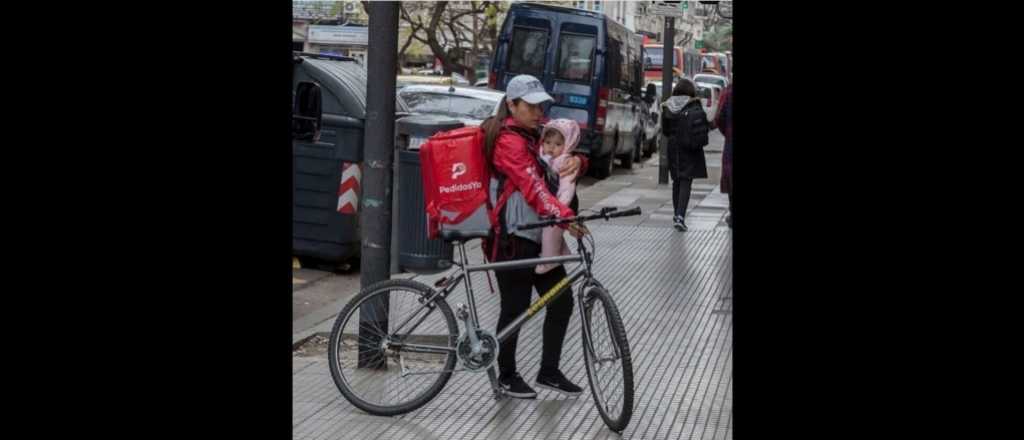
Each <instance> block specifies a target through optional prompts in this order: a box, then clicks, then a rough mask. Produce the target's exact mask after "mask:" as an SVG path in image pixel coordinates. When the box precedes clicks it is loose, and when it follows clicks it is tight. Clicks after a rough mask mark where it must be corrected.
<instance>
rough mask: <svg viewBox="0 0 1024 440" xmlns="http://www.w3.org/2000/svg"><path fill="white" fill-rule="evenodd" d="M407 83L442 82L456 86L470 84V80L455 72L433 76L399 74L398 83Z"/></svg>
mask: <svg viewBox="0 0 1024 440" xmlns="http://www.w3.org/2000/svg"><path fill="white" fill-rule="evenodd" d="M407 84H442V85H456V86H468V85H470V84H469V80H467V79H466V77H464V76H462V75H459V74H458V73H453V74H451V75H450V76H432V75H399V76H398V78H397V81H396V85H399V86H401V85H407Z"/></svg>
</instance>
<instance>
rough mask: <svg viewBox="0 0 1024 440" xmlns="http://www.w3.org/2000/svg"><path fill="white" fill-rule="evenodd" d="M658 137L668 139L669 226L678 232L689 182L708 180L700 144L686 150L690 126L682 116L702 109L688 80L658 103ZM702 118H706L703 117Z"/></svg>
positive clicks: (684, 210) (688, 191)
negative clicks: (659, 116) (671, 205)
mask: <svg viewBox="0 0 1024 440" xmlns="http://www.w3.org/2000/svg"><path fill="white" fill-rule="evenodd" d="M661 107H662V112H661V114H662V119H661V130H662V134H663V135H665V137H667V138H668V169H669V175H670V176H671V177H672V204H673V207H674V208H675V209H674V210H675V217H674V218H673V223H674V224H675V228H676V229H678V230H680V231H685V230H686V224H685V223H684V222H683V219H684V218H685V217H686V205H687V204H689V203H690V190H691V188H692V187H693V179H703V178H707V177H708V167H707V163H705V160H704V149H703V145H701V146H700V148H690V147H686V146H685V145H688V142H687V141H684V139H688V137H689V136H690V135H691V133H690V127H688V126H687V124H684V122H685V120H684V118H683V116H682V114H683V112H685V111H687V110H697V109H699V110H700V112H701V113H703V112H704V108H703V106H702V104H701V101H700V98H699V97H698V96H697V88H696V87H695V86H694V84H693V82H692V81H690V80H689V79H686V78H683V79H681V80H679V83H677V84H676V86H675V88H674V89H672V96H671V97H670V98H669V99H667V100H666V101H665V102H663V103H662V104H661ZM705 118H706V115H705Z"/></svg>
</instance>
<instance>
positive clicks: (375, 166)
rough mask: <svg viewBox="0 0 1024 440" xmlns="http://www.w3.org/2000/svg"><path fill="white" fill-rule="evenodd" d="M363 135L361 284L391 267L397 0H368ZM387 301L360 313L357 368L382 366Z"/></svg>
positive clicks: (380, 278)
mask: <svg viewBox="0 0 1024 440" xmlns="http://www.w3.org/2000/svg"><path fill="white" fill-rule="evenodd" d="M369 6H370V25H369V42H368V43H369V44H368V46H369V48H368V53H367V71H366V73H367V77H368V78H376V79H374V80H373V81H367V84H366V133H365V136H364V137H363V139H364V141H363V142H364V143H363V158H364V159H363V182H362V183H363V188H362V189H363V194H362V195H363V196H362V197H361V203H362V207H361V208H362V209H361V210H360V216H361V217H360V218H359V223H360V226H361V229H362V235H363V237H362V256H361V267H360V277H359V282H360V287H362V288H366V287H368V286H370V285H371V284H374V283H377V282H380V281H383V280H387V279H389V278H390V277H391V276H390V269H391V267H390V266H391V261H390V260H391V210H392V204H391V202H392V194H391V188H392V186H391V183H392V182H391V178H392V164H393V163H394V158H395V72H396V70H395V69H396V68H397V65H398V3H395V2H370V4H369ZM388 305H389V304H388V300H387V299H386V298H385V299H382V300H381V301H375V302H374V303H373V304H370V303H365V305H364V306H363V307H360V311H359V324H360V326H359V335H360V341H361V342H360V344H359V345H360V353H359V366H360V367H371V368H386V367H387V365H386V362H385V360H384V359H383V357H382V356H379V351H370V352H366V351H365V349H369V348H379V342H380V341H379V337H377V335H378V334H379V332H375V331H373V330H372V329H378V331H379V330H384V332H386V330H387V328H388V326H387V320H388V316H387V311H388Z"/></svg>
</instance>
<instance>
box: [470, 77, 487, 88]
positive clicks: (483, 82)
mask: <svg viewBox="0 0 1024 440" xmlns="http://www.w3.org/2000/svg"><path fill="white" fill-rule="evenodd" d="M473 87H487V79H486V78H485V79H482V80H480V81H477V82H476V84H473Z"/></svg>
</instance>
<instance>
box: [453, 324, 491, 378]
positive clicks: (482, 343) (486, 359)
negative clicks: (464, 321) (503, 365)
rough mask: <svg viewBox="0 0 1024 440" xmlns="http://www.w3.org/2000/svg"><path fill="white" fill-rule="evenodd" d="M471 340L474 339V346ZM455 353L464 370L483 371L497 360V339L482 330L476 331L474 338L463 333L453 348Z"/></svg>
mask: <svg viewBox="0 0 1024 440" xmlns="http://www.w3.org/2000/svg"><path fill="white" fill-rule="evenodd" d="M473 339H476V344H474V343H473ZM455 353H456V354H457V355H458V357H459V362H461V363H462V365H463V366H464V367H465V368H466V370H468V371H473V372H480V371H484V370H486V369H487V368H490V367H491V365H493V364H494V362H495V361H496V360H497V359H498V338H496V337H495V336H494V334H493V333H491V332H489V331H487V330H484V329H477V330H476V338H471V337H470V334H469V333H468V332H467V333H464V334H463V335H462V336H461V337H460V338H459V343H458V344H457V345H456V346H455Z"/></svg>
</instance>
